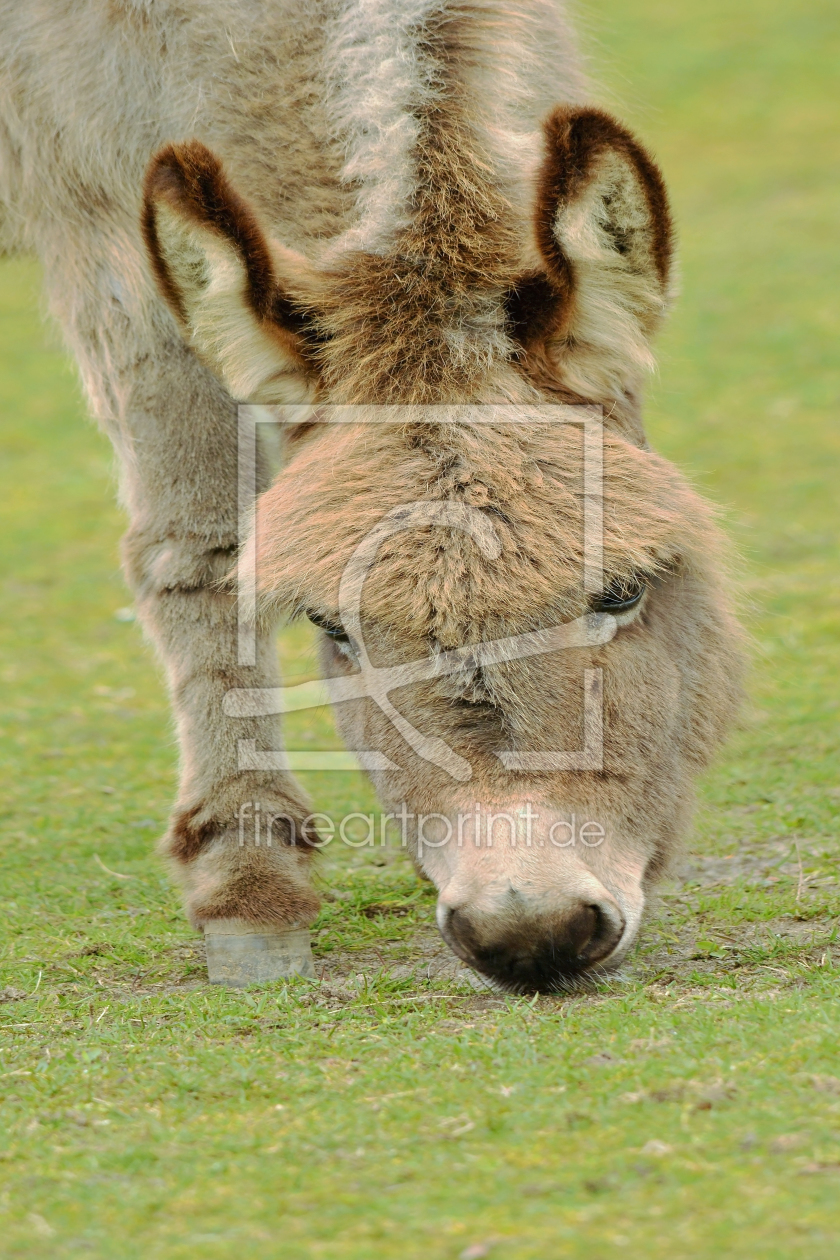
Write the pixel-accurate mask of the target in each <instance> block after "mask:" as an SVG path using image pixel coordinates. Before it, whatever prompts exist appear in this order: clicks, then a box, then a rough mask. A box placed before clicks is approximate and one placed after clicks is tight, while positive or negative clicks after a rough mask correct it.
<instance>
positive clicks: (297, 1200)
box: [0, 0, 840, 1260]
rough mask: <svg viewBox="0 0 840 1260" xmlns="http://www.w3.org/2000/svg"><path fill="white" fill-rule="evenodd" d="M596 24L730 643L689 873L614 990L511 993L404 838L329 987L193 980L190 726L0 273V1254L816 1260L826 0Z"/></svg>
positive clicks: (67, 420) (350, 788) (824, 1160)
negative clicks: (175, 879) (662, 184)
mask: <svg viewBox="0 0 840 1260" xmlns="http://www.w3.org/2000/svg"><path fill="white" fill-rule="evenodd" d="M585 29H586V38H587V42H588V44H589V46H590V48H591V49H592V52H593V59H594V66H595V69H596V70H597V71H598V72H599V74H600V78H601V81H602V82H603V83H604V84H605V85H606V86H607V87H608V88H609V91H608V92H607V96H608V99H609V100H610V103H611V104H613V106H614V107H617V108H619V109H620V111H621V112H622V113H623V114H624V115H625V117H627V118H629V120H630V121H631V123H632V124H633V125H634V126H635V127H636V128H637V129H638V130H639V131H640V133H641V134H642V135H643V136H644V137H645V138H646V139H647V140H648V141H649V142H650V143H651V145H652V146H653V148H654V149H655V150H656V152H657V153H658V155H659V156H660V158H661V160H662V163H663V165H664V167H665V170H666V173H667V175H668V177H669V180H670V183H671V187H672V190H673V197H674V202H675V209H676V213H677V217H678V221H679V224H680V231H681V242H682V244H681V253H682V268H683V297H682V299H681V302H680V304H679V307H678V309H677V311H676V313H675V315H674V317H673V319H672V321H671V323H670V326H669V329H668V331H667V333H666V335H665V336H664V337H663V339H662V342H661V347H660V350H661V356H660V361H661V372H660V378H659V380H658V381H657V382H656V384H655V386H654V387H653V390H652V396H651V402H650V406H649V428H650V433H651V436H652V439H653V441H654V442H655V444H656V445H657V446H659V448H660V449H662V450H663V451H664V452H665V453H666V454H667V455H668V456H669V457H671V458H673V459H675V460H676V461H677V462H678V463H679V464H680V465H681V466H683V467H684V468H686V469H687V470H688V471H689V472H690V473H691V475H692V476H693V477H694V478H695V480H696V481H697V483H698V484H700V485H701V486H703V487H704V488H705V489H706V490H707V491H708V493H709V494H710V495H711V496H712V497H713V498H714V499H715V500H716V501H717V502H718V503H720V504H721V505H722V507H723V509H724V514H725V520H726V521H727V522H728V528H729V530H730V532H731V534H732V535H733V536H734V538H735V541H736V544H737V546H738V548H739V550H740V553H741V555H742V557H743V579H742V592H743V603H744V615H745V618H746V620H747V623H748V625H749V628H750V631H751V633H752V635H753V637H754V649H755V650H754V669H753V674H752V678H751V683H750V701H749V704H748V706H747V707H746V709H745V712H744V715H743V720H742V722H741V724H740V727H739V729H738V730H737V732H736V733H735V735H734V737H733V739H732V741H731V743H730V745H729V746H728V748H727V750H726V751H725V753H724V755H723V756H722V758H721V760H720V762H719V763H718V765H717V766H716V768H715V769H714V770H713V771H712V772H711V773H710V774H709V775H708V776H707V778H706V780H705V783H704V784H703V786H702V793H701V798H702V799H701V809H700V812H699V815H698V819H697V825H696V828H695V833H694V835H693V837H692V839H691V842H690V849H689V856H688V857H687V858H686V860H685V862H684V864H683V867H682V870H681V876H680V878H679V879H674V880H673V881H672V882H671V883H670V884H668V885H666V887H665V888H664V890H663V893H664V895H663V897H662V901H661V904H660V905H659V906H658V907H657V908H656V909H655V910H654V913H653V916H652V918H651V921H650V923H649V925H648V928H647V930H646V933H645V936H644V939H643V942H642V944H641V946H640V948H639V950H638V951H637V953H636V956H635V958H634V960H633V962H632V965H631V966H630V967H629V968H628V971H627V974H626V975H625V976H624V977H623V978H621V979H619V980H616V981H614V982H612V983H611V984H610V985H609V986H607V987H605V988H604V989H603V990H601V991H600V992H598V993H596V994H590V995H580V996H572V997H568V998H556V999H554V998H551V999H550V998H542V999H539V1000H536V1001H526V1000H524V999H516V1000H512V999H511V1000H503V999H501V998H499V997H497V996H495V995H491V994H482V993H476V992H474V991H473V990H472V989H470V988H469V987H468V986H467V985H465V984H464V982H463V980H462V979H460V978H459V977H458V976H455V975H453V974H452V972H451V969H450V970H447V969H446V967H445V966H444V965H443V963H442V961H441V959H442V957H443V955H442V953H441V950H440V949H439V948H438V946H437V945H436V944H435V936H434V928H433V912H434V899H433V896H432V894H431V893H430V891H429V889H428V888H427V887H426V886H423V885H421V884H420V883H418V881H417V879H416V877H415V876H414V874H413V871H412V869H411V868H410V866H409V864H408V862H407V861H406V860H405V858H404V857H403V855H402V854H401V853H400V852H399V851H398V850H394V851H390V850H388V851H386V852H384V853H382V852H380V851H376V852H375V853H371V851H370V850H358V851H352V850H347V849H343V850H342V851H341V852H339V851H338V850H337V849H330V850H328V851H327V853H326V854H325V856H324V862H323V864H322V876H321V878H322V883H323V885H324V887H325V888H326V889H329V890H334V893H338V896H337V897H335V898H334V899H332V900H327V901H326V902H325V909H324V912H323V914H322V917H321V919H320V920H319V922H318V924H317V925H316V935H315V942H316V945H315V948H316V955H317V959H318V965H319V968H320V969H321V971H322V973H323V975H324V977H325V978H324V981H323V983H321V984H320V985H319V984H311V983H307V982H304V981H299V982H294V983H291V984H288V985H284V984H276V985H271V986H267V987H266V988H264V989H263V990H261V991H256V990H253V991H247V992H227V991H223V990H219V989H215V988H210V987H209V986H208V985H207V984H206V983H205V982H204V980H203V975H204V971H203V958H202V947H201V942H200V941H199V940H198V939H197V938H196V937H195V936H194V935H193V934H192V933H191V931H190V929H189V928H188V926H187V925H186V923H185V921H184V919H183V916H182V914H181V911H180V908H179V902H178V897H177V895H176V894H175V892H174V891H173V890H172V889H171V888H170V887H169V885H168V883H167V881H166V878H165V876H164V874H163V871H162V869H161V867H160V865H159V864H158V862H157V860H156V859H155V858H154V857H153V856H152V849H153V844H154V840H155V838H156V836H157V835H158V834H159V833H160V831H161V829H162V826H163V823H164V820H165V817H166V814H167V809H168V804H169V801H170V798H171V796H172V794H173V790H174V774H175V747H174V743H173V737H172V733H171V728H170V724H169V717H168V712H167V704H166V700H165V697H164V694H163V691H162V688H161V684H160V681H159V677H158V673H157V669H156V666H155V663H154V661H153V660H152V659H151V656H150V653H149V651H148V650H147V648H146V647H145V646H144V644H143V642H142V639H141V636H140V632H139V629H138V627H137V625H136V624H135V623H131V622H128V621H123V620H120V619H118V618H117V617H115V613H116V612H117V611H118V610H119V609H121V608H122V607H123V606H125V605H127V604H128V603H129V596H128V594H127V593H126V591H125V589H124V587H123V584H122V579H121V577H120V574H119V570H118V561H117V540H118V537H119V535H120V532H121V530H122V528H123V523H122V521H121V519H120V516H119V513H118V510H117V509H116V507H115V506H114V505H113V498H114V495H113V490H114V484H113V483H114V478H113V474H112V464H111V454H110V451H109V448H108V447H107V444H106V443H105V441H104V439H103V438H102V437H100V436H99V435H98V434H97V433H96V431H95V430H94V429H93V427H92V426H91V425H90V424H89V423H87V422H86V420H85V418H84V407H83V405H82V403H81V402H80V400H79V394H78V390H77V387H76V384H75V378H74V374H73V370H72V368H71V367H70V366H69V365H68V362H67V360H66V358H65V357H64V355H63V354H62V353H61V351H60V349H59V348H58V342H57V338H56V337H55V336H54V335H52V334H51V333H50V332H49V331H48V330H45V328H44V326H43V325H42V323H41V320H40V314H39V301H40V299H39V279H38V274H37V268H36V266H35V264H34V263H33V262H32V261H30V260H26V259H23V260H6V261H4V262H2V264H0V286H2V287H1V288H0V319H1V320H2V342H0V352H1V353H2V366H0V410H1V411H2V439H0V440H1V441H2V469H1V470H0V471H1V472H2V493H0V521H2V539H3V585H2V591H3V605H2V613H3V615H2V630H0V635H1V636H2V658H1V659H0V679H2V694H0V706H1V709H0V712H1V713H2V716H0V723H2V729H0V738H2V766H3V801H2V813H0V818H2V898H3V905H2V911H3V912H2V922H0V933H2V943H1V944H0V957H2V981H0V989H2V992H0V996H2V998H3V1001H2V1004H0V1024H2V1059H1V1060H0V1086H1V1087H2V1091H1V1092H2V1122H0V1182H2V1191H1V1192H0V1253H2V1254H3V1255H7V1256H13V1257H18V1256H37V1257H65V1256H68V1257H69V1256H75V1255H77V1254H78V1255H85V1256H87V1255H89V1256H95V1257H103V1258H106V1257H107V1258H108V1260H135V1258H136V1260H149V1258H150V1257H154V1258H155V1260H157V1258H160V1260H181V1258H183V1260H193V1258H194V1257H198V1256H201V1257H208V1258H210V1260H214V1258H216V1257H218V1258H219V1260H228V1258H232V1257H237V1258H238V1257H248V1260H252V1258H256V1260H262V1258H268V1257H271V1258H275V1257H282V1260H303V1258H308V1257H316V1258H318V1260H321V1258H323V1260H421V1258H422V1260H450V1258H451V1260H455V1258H456V1257H460V1256H463V1257H468V1258H469V1257H472V1258H474V1260H477V1258H478V1257H482V1256H485V1255H488V1256H492V1257H493V1260H559V1258H561V1257H563V1258H565V1257H581V1258H584V1257H585V1258H586V1260H606V1257H607V1256H613V1255H614V1254H626V1255H628V1256H634V1257H640V1258H643V1260H664V1258H665V1257H668V1260H680V1258H682V1257H691V1258H694V1257H702V1258H704V1260H705V1258H706V1257H714V1258H715V1260H717V1257H727V1258H728V1257H743V1258H744V1260H780V1258H785V1260H787V1258H789V1257H798V1256H801V1255H802V1256H808V1257H812V1258H815V1260H817V1258H819V1260H822V1258H824V1260H829V1258H834V1257H836V1256H837V1255H838V1254H840V1241H838V1239H840V1062H838V1058H839V1057H840V1052H838V1044H839V1043H840V1011H839V1010H838V999H840V942H839V941H838V940H837V939H836V938H837V927H838V922H840V917H838V916H840V888H839V887H838V878H837V876H838V871H837V857H838V839H837V816H838V808H840V770H838V744H840V740H838V717H839V716H840V712H839V711H838V703H840V661H838V631H840V584H838V582H837V572H838V562H840V554H839V548H838V530H837V481H838V472H840V458H838V457H840V435H839V431H838V425H837V409H838V404H840V356H838V349H837V348H838V343H840V310H839V309H838V300H837V294H838V289H840V274H838V272H840V268H838V248H837V238H838V223H840V189H839V188H838V182H837V171H838V169H840V116H838V110H837V107H836V99H837V94H836V69H837V65H838V61H840V11H838V9H837V6H836V4H835V3H833V2H832V0H798V2H796V0H763V2H762V3H758V0H741V2H740V3H738V4H731V3H724V0H708V2H707V3H705V4H700V3H699V2H698V0H686V3H684V4H680V5H675V4H673V3H665V0H639V3H637V4H634V5H632V6H627V5H625V4H620V3H618V0H593V2H592V3H591V4H590V5H588V6H587V8H586V11H585ZM282 647H283V651H284V653H285V656H286V659H287V662H288V669H289V671H290V672H291V673H292V674H294V673H295V672H297V673H302V672H305V671H306V669H307V668H311V645H310V644H309V641H308V639H307V638H306V635H305V632H304V631H303V630H302V629H298V628H295V629H294V630H293V631H288V632H286V633H285V635H284V637H283V645H282ZM315 720H317V722H319V723H321V725H320V726H318V727H315V726H314V725H310V727H309V728H308V729H307V728H306V727H304V726H303V725H302V724H301V725H298V726H297V727H296V728H295V730H294V738H293V740H292V742H293V743H296V744H297V746H298V747H300V746H301V743H300V741H301V740H305V739H306V738H307V737H309V738H312V737H313V736H318V737H319V738H321V737H323V736H324V734H325V731H327V732H328V728H327V727H326V722H327V719H326V717H325V716H323V715H322V714H320V713H319V714H317V715H316V719H310V722H313V721H315ZM305 778H307V779H308V780H309V781H308V782H307V786H308V787H309V788H310V790H311V791H312V793H313V795H314V797H315V799H316V801H317V803H318V807H319V808H321V809H326V810H328V811H330V812H333V813H335V814H341V813H344V812H345V811H347V810H350V809H359V810H365V809H370V808H373V799H372V795H371V791H370V788H369V786H368V785H367V783H366V781H365V780H364V779H363V778H362V776H361V775H355V774H346V775H335V774H333V775H326V774H325V775H321V776H317V775H308V776H305ZM106 868H108V869H106ZM110 872H116V873H117V874H112V873H110ZM377 907H379V908H377ZM3 986H5V987H3Z"/></svg>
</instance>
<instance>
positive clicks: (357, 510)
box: [256, 425, 713, 642]
mask: <svg viewBox="0 0 840 1260" xmlns="http://www.w3.org/2000/svg"><path fill="white" fill-rule="evenodd" d="M511 429H512V426H511V427H510V428H508V429H505V428H504V426H502V427H501V428H499V429H496V428H494V427H493V426H488V425H485V426H482V427H481V429H480V430H479V429H478V428H477V427H476V428H470V426H465V425H459V426H455V425H453V426H450V427H448V428H447V427H446V426H431V425H426V426H418V427H417V429H415V430H413V431H412V430H411V429H410V427H407V428H406V429H403V430H401V431H394V429H393V428H391V427H386V426H377V425H370V426H358V427H355V426H354V427H353V428H352V429H351V428H349V427H348V428H339V429H337V428H336V427H335V426H328V425H322V426H315V429H313V431H311V432H310V433H309V435H308V436H307V437H305V438H303V439H301V441H300V443H299V444H298V445H297V448H296V449H293V451H292V457H291V459H290V462H289V464H288V465H287V467H286V468H285V470H284V471H283V472H282V473H281V474H280V476H279V477H278V478H277V480H276V482H275V483H274V485H273V486H272V488H271V489H270V490H269V491H267V492H266V494H265V495H264V496H263V497H262V499H261V501H260V504H259V507H258V516H257V525H256V550H257V575H258V585H259V588H260V591H261V594H262V596H263V598H264V599H266V600H267V601H270V602H277V603H282V604H284V605H286V606H290V605H291V606H297V607H306V608H312V609H315V610H318V611H322V612H335V611H336V610H337V609H338V606H339V591H340V587H341V583H342V578H343V577H345V578H346V576H347V573H348V566H349V568H350V569H352V568H353V566H354V565H356V567H357V568H359V565H358V563H357V562H358V557H359V556H360V555H363V559H364V562H363V563H362V564H361V587H360V603H361V606H362V612H363V614H366V615H368V616H370V617H371V618H372V619H373V620H375V621H378V622H382V623H383V624H384V625H387V626H389V627H391V628H392V629H399V630H400V631H401V632H403V633H407V634H415V635H416V634H431V635H433V636H436V637H439V638H440V639H441V641H442V642H448V641H450V640H451V639H452V638H454V639H456V640H457V641H464V639H465V637H466V638H472V637H474V635H475V634H483V633H486V632H487V631H488V630H489V631H490V632H491V633H493V632H496V633H504V632H515V631H516V630H519V629H530V628H536V626H537V625H539V624H543V623H544V621H545V617H546V616H549V617H551V618H554V619H557V618H558V617H565V616H575V615H578V613H579V612H580V611H582V602H583V581H582V579H583V559H584V546H585V541H586V521H585V519H584V516H585V504H586V500H585V496H584V493H583V489H584V483H583V459H582V442H581V435H580V431H579V429H576V428H575V427H574V426H571V425H554V426H543V427H542V428H541V429H540V428H539V427H538V428H537V429H535V430H534V431H531V432H528V433H523V432H521V431H519V432H516V431H513V432H512V431H511ZM602 508H603V510H602V512H599V514H598V518H597V519H596V525H595V527H596V529H597V530H598V537H599V541H601V542H602V549H603V557H604V570H605V575H608V576H609V577H612V576H616V577H626V576H629V575H630V574H631V573H633V572H637V571H639V570H642V571H645V572H648V573H655V572H657V571H658V570H660V569H662V568H663V567H664V566H666V565H669V564H672V563H673V562H674V561H675V560H676V559H677V558H678V557H684V556H689V557H690V556H691V555H698V556H702V554H703V549H704V548H705V547H708V545H709V540H710V537H712V536H713V531H712V530H711V527H710V523H709V520H708V513H707V512H706V511H705V510H704V508H703V506H702V505H701V503H700V501H699V500H698V499H697V498H696V497H695V496H694V495H693V493H692V492H691V490H690V489H689V488H688V487H687V486H686V484H685V482H684V481H682V479H681V478H680V477H679V476H678V474H677V473H676V472H675V470H674V469H673V468H672V467H671V466H670V465H668V464H667V463H665V461H662V460H661V459H659V458H658V457H656V456H654V455H652V454H651V453H650V452H646V451H641V450H639V449H638V448H635V447H633V446H631V445H630V444H629V443H627V442H625V441H624V440H623V439H621V438H618V437H616V436H615V435H611V434H605V436H604V478H603V504H602ZM401 513H402V514H403V515H404V516H405V519H404V520H402V521H401V522H400V527H399V528H394V527H392V525H391V524H389V522H393V521H394V520H395V519H396V518H399V517H400V514H401ZM354 558H355V559H354Z"/></svg>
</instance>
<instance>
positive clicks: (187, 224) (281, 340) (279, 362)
mask: <svg viewBox="0 0 840 1260" xmlns="http://www.w3.org/2000/svg"><path fill="white" fill-rule="evenodd" d="M143 234H144V237H145V240H146V246H147V248H148V251H149V257H150V259H151V263H152V267H153V269H154V272H155V276H156V279H157V282H158V286H159V288H160V291H161V293H162V294H163V296H164V297H165V298H166V300H167V302H168V303H169V306H170V309H171V310H172V312H173V314H174V315H175V317H176V319H177V320H178V323H179V324H180V326H181V328H182V330H183V332H184V335H185V337H186V338H187V340H188V341H189V343H190V345H192V346H193V347H194V348H195V350H196V351H197V353H198V354H199V356H200V357H201V358H202V359H203V360H204V361H205V362H206V363H207V365H208V366H209V367H210V368H212V369H213V371H215V372H216V374H217V375H218V376H219V377H220V378H221V380H222V382H223V383H224V385H225V386H226V388H227V389H228V391H229V392H230V394H231V395H232V396H233V397H234V398H237V399H240V400H242V401H251V402H258V403H284V402H304V401H306V400H307V399H308V398H309V397H310V395H311V393H312V381H313V375H314V374H313V370H312V361H311V355H310V353H309V350H310V346H311V334H309V332H308V329H309V322H308V320H307V315H306V311H305V308H304V307H303V306H302V305H300V304H296V303H295V302H294V301H293V300H292V299H291V298H290V296H289V294H288V292H287V290H286V289H285V288H284V287H283V286H282V285H281V284H280V283H278V279H277V274H276V273H277V266H278V263H279V264H280V265H281V266H283V267H284V268H285V269H286V270H287V271H289V272H290V273H291V274H294V272H295V270H296V269H297V270H301V269H302V268H303V267H305V265H306V264H305V261H304V260H303V259H301V258H300V257H299V256H298V255H296V254H293V253H292V251H291V250H285V249H283V247H282V246H279V245H276V244H274V243H271V244H270V243H269V241H268V238H267V237H266V235H265V233H264V232H263V230H262V228H261V226H260V224H259V222H258V220H257V218H256V216H255V215H254V212H253V211H252V209H251V208H250V206H248V205H247V204H246V202H245V201H243V199H242V198H241V197H240V196H239V195H238V193H236V192H235V191H234V189H233V188H232V187H231V185H230V184H229V183H228V180H227V178H226V176H225V173H224V170H223V169H222V165H221V162H220V161H219V159H218V158H217V157H215V156H214V154H212V153H211V152H210V150H209V149H207V148H205V146H204V145H203V144H201V143H200V142H199V141H197V140H191V141H189V142H188V143H186V144H177V145H169V146H167V147H166V148H165V149H162V150H161V151H160V152H159V153H158V154H156V156H155V157H154V158H153V159H152V161H151V163H150V164H149V168H148V171H147V173H146V182H145V187H144V190H143Z"/></svg>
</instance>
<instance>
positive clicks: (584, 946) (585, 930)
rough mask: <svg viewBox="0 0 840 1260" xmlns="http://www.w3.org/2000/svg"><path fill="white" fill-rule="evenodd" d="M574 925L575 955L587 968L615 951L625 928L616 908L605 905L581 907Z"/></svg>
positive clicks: (575, 917)
mask: <svg viewBox="0 0 840 1260" xmlns="http://www.w3.org/2000/svg"><path fill="white" fill-rule="evenodd" d="M574 923H575V927H576V928H577V931H575V929H574V928H573V938H574V937H576V938H577V939H576V948H575V953H576V955H577V957H578V958H579V959H580V961H581V962H583V963H586V964H587V966H591V965H592V964H593V963H597V962H601V961H602V960H603V959H604V958H608V957H609V955H610V954H612V953H613V952H614V951H615V949H616V947H617V946H618V943H619V941H620V940H621V938H622V936H623V935H624V928H625V926H626V924H625V921H624V916H623V915H622V914H621V912H620V911H619V910H618V907H613V906H609V907H608V906H606V905H581V906H580V908H579V910H578V911H577V912H576V913H575V916H574ZM570 926H571V925H570Z"/></svg>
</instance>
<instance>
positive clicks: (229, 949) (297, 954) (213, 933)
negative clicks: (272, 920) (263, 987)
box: [204, 919, 315, 989]
mask: <svg viewBox="0 0 840 1260" xmlns="http://www.w3.org/2000/svg"><path fill="white" fill-rule="evenodd" d="M204 946H205V949H206V951H207V973H208V976H209V979H210V983H211V984H226V985H228V986H229V987H230V988H233V989H243V988H244V987H245V986H246V985H248V984H265V983H266V982H267V981H269V980H283V979H285V978H286V977H287V976H306V977H307V978H308V979H313V980H314V978H315V964H314V963H313V961H312V947H311V946H310V943H309V930H308V929H307V928H293V929H292V930H291V931H281V930H280V929H279V928H277V927H275V926H274V925H273V924H266V925H265V926H264V927H262V928H260V927H258V926H256V925H255V924H253V923H246V922H244V921H243V920H242V919H214V920H212V921H211V922H209V923H206V924H205V925H204Z"/></svg>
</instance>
